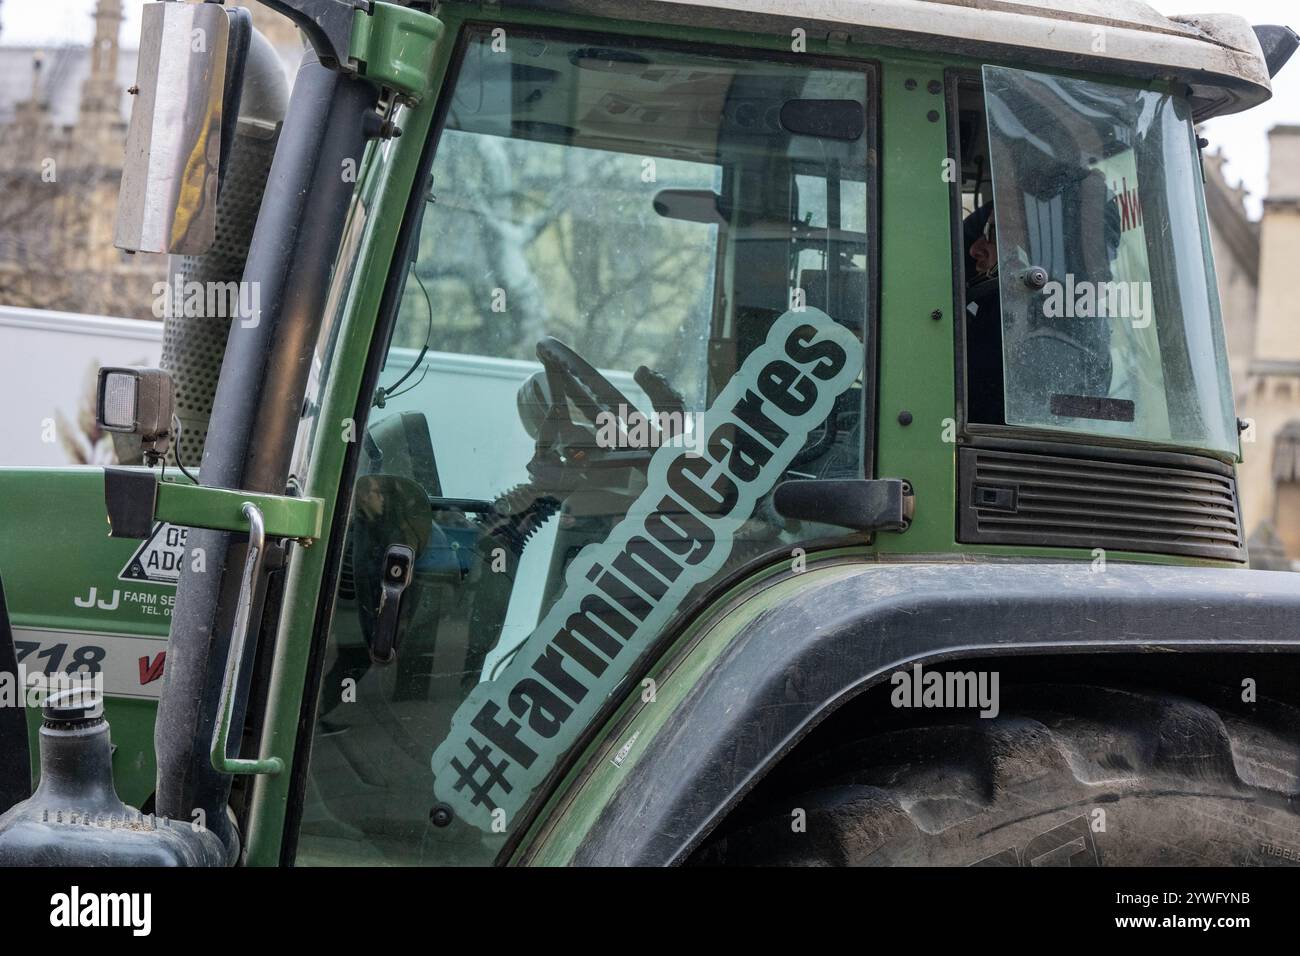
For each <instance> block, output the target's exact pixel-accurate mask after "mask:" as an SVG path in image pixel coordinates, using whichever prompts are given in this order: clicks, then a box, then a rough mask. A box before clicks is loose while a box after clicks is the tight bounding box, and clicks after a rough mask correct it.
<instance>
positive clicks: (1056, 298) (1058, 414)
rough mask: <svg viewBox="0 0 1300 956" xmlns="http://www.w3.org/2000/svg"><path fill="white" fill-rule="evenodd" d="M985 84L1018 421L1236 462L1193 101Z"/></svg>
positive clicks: (1032, 83) (987, 75)
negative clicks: (1218, 454)
mask: <svg viewBox="0 0 1300 956" xmlns="http://www.w3.org/2000/svg"><path fill="white" fill-rule="evenodd" d="M983 81H984V103H985V107H986V110H987V133H988V152H987V154H988V157H989V170H990V174H991V186H992V202H991V203H989V204H988V206H987V212H988V216H987V227H986V230H987V236H988V238H989V239H990V240H991V245H990V248H991V249H993V250H994V252H995V256H993V257H990V265H989V268H988V270H987V272H988V275H989V276H990V277H996V278H997V280H998V281H997V283H996V288H995V289H993V290H992V292H991V294H990V296H989V298H988V300H987V304H988V305H989V307H990V311H993V309H994V308H995V307H996V306H997V305H998V299H999V298H1000V313H1001V329H1000V334H1001V339H1002V342H1001V351H1002V358H1003V362H1004V367H1005V382H1004V389H1003V392H1004V397H1005V409H1004V410H1003V411H1004V413H1005V422H1006V424H1008V425H1027V426H1033V427H1039V428H1051V429H1059V430H1065V431H1073V432H1084V433H1089V434H1097V435H1104V436H1116V437H1130V438H1141V439H1145V440H1149V441H1167V442H1173V443H1178V444H1185V445H1194V446H1198V447H1201V448H1207V449H1214V450H1218V451H1227V452H1233V451H1235V450H1236V448H1237V436H1236V426H1235V418H1234V413H1233V411H1232V408H1231V394H1232V390H1231V388H1230V387H1229V383H1228V381H1227V374H1228V373H1227V368H1228V364H1227V361H1226V358H1225V356H1224V343H1223V333H1222V327H1221V323H1220V322H1219V316H1218V297H1217V293H1216V291H1215V288H1214V284H1213V283H1214V278H1213V269H1212V265H1211V263H1210V256H1209V241H1208V233H1207V229H1206V221H1205V214H1204V207H1203V202H1202V197H1201V194H1200V188H1201V187H1200V178H1199V177H1200V173H1199V166H1198V163H1197V153H1196V147H1195V141H1194V133H1193V129H1192V125H1191V117H1190V110H1189V107H1188V105H1187V103H1186V101H1185V100H1183V99H1181V98H1179V97H1177V96H1174V95H1171V94H1168V93H1162V92H1158V91H1153V90H1142V89H1131V88H1126V87H1120V86H1111V85H1108V84H1104V83H1095V82H1089V81H1084V80H1074V79H1067V78H1063V77H1057V76H1051V75H1048V74H1042V73H1027V72H1023V71H1020V70H1012V69H1006V68H1002V67H992V66H986V67H984V71H983ZM968 328H969V326H968ZM991 331H994V332H996V331H999V330H991Z"/></svg>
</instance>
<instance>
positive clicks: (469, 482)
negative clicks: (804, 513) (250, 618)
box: [296, 28, 877, 864]
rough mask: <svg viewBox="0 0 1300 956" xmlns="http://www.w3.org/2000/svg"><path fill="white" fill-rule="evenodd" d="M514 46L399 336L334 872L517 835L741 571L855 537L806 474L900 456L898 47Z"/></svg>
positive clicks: (384, 418) (487, 846) (434, 200)
mask: <svg viewBox="0 0 1300 956" xmlns="http://www.w3.org/2000/svg"><path fill="white" fill-rule="evenodd" d="M498 40H499V38H498V37H495V36H494V34H493V33H492V32H491V31H490V30H489V29H487V28H484V29H482V30H478V29H472V28H471V29H469V30H468V31H467V32H466V33H465V35H463V36H462V37H461V39H460V44H459V53H458V54H457V57H456V61H455V64H454V66H453V75H452V78H450V79H449V81H448V83H447V86H446V89H447V90H448V92H447V93H446V94H444V95H445V96H446V102H445V104H444V107H443V110H442V121H441V125H440V129H439V130H438V131H437V132H436V133H435V136H436V137H437V138H436V146H435V148H434V149H432V150H431V155H430V158H429V160H428V166H427V172H426V173H425V174H424V175H422V177H421V178H420V180H419V183H418V186H417V188H418V189H419V190H422V191H423V199H424V202H423V215H422V221H421V223H420V228H419V233H418V236H417V238H416V240H415V242H414V245H413V248H412V250H411V253H412V254H411V256H410V257H409V261H404V262H402V263H401V264H400V265H399V266H398V267H397V268H398V270H399V273H398V275H397V276H395V279H396V280H397V281H399V283H400V287H401V289H402V292H401V295H400V300H399V303H398V305H397V307H396V309H395V314H394V315H392V316H390V317H388V323H389V324H388V326H387V327H386V328H385V329H384V330H383V331H382V332H381V335H380V341H379V344H378V345H377V346H376V347H378V348H382V349H383V350H384V362H383V372H382V374H381V375H380V379H379V382H378V388H377V389H376V391H375V394H374V398H373V403H372V405H373V407H372V408H371V409H370V412H369V420H368V421H367V422H366V423H365V428H364V434H363V435H362V436H361V439H360V441H358V443H357V450H356V454H357V455H358V461H357V478H356V482H355V487H354V489H353V493H352V509H351V515H350V521H349V522H348V524H347V526H346V529H344V532H340V533H345V534H346V538H345V540H344V541H342V542H336V543H335V546H339V545H340V544H341V546H342V554H343V565H342V567H343V570H342V573H341V575H340V582H339V587H338V591H337V594H336V596H335V604H334V610H333V616H332V623H330V625H329V628H328V633H326V634H322V635H319V636H318V639H320V640H322V641H323V642H324V654H323V664H322V673H321V676H320V690H319V698H318V701H317V706H316V709H315V714H314V736H313V742H312V750H311V759H310V764H309V766H308V767H306V768H305V770H300V772H305V773H306V774H307V779H306V781H305V794H306V800H305V805H304V807H303V811H302V820H301V825H300V831H299V834H298V843H297V853H296V859H297V861H298V862H299V863H301V864H312V863H328V862H339V863H344V862H345V863H375V864H476V863H477V864H482V863H487V862H491V861H493V860H494V859H495V858H497V857H498V856H499V855H500V854H501V853H502V851H503V848H506V847H507V846H508V841H509V840H510V839H511V837H512V836H515V835H518V834H519V833H520V832H521V830H522V828H524V827H526V826H527V823H528V821H529V819H530V817H531V815H532V814H533V813H534V811H535V810H536V808H537V806H538V804H539V801H540V800H541V799H542V798H543V797H544V796H545V795H546V794H547V793H548V792H549V791H550V790H551V789H553V786H554V784H555V782H556V781H557V780H558V779H559V778H560V777H561V775H562V774H563V773H564V771H565V769H566V766H567V763H566V761H567V760H569V759H570V758H571V757H572V756H573V755H574V753H575V751H576V750H577V749H579V748H580V747H581V744H582V741H583V736H584V733H586V732H588V731H589V730H590V729H591V728H592V727H593V726H597V725H598V724H599V721H600V720H601V719H602V718H603V715H606V714H607V713H608V712H609V711H610V709H611V708H612V707H613V706H615V705H616V704H617V703H618V702H619V701H620V700H622V699H624V698H625V697H627V696H628V695H629V694H632V693H641V692H643V691H642V689H641V687H640V684H639V673H638V665H645V664H646V663H648V662H649V661H650V660H651V659H653V657H654V656H655V654H656V653H657V652H658V651H661V650H662V648H663V647H664V646H665V643H666V642H668V641H671V640H672V639H673V637H674V636H676V635H677V634H679V633H680V632H681V629H682V627H683V626H684V625H685V624H687V623H689V621H691V620H692V618H693V617H695V616H696V615H697V614H698V612H699V610H700V609H701V608H702V607H703V606H705V604H706V603H707V601H708V600H709V599H710V598H711V596H714V595H716V594H717V593H719V591H720V589H721V588H723V587H724V586H725V584H726V583H727V582H728V581H730V580H734V579H735V577H736V576H737V575H739V574H741V573H742V572H745V571H746V570H753V569H754V568H756V567H761V566H763V565H764V564H772V563H776V562H781V563H789V562H791V561H798V560H801V559H802V556H803V555H804V554H805V552H806V550H808V549H810V548H814V547H817V546H819V545H822V544H827V543H834V542H843V541H844V540H845V539H846V533H845V532H844V531H843V530H842V529H837V528H833V527H830V526H826V525H820V524H816V523H812V522H807V521H797V520H790V519H786V518H783V517H781V516H780V515H779V514H778V513H777V511H776V510H775V508H774V507H773V505H772V492H773V489H774V488H775V487H776V486H777V485H778V484H779V483H780V482H782V481H785V480H789V479H791V478H803V479H820V478H861V477H870V476H871V465H870V461H869V459H868V456H869V450H870V449H871V447H872V440H871V437H870V429H869V428H868V423H869V422H870V421H871V395H872V393H873V392H874V387H873V385H872V376H873V369H872V363H871V362H870V361H869V356H870V355H871V354H872V350H873V348H874V341H873V338H874V332H873V331H872V329H873V321H874V313H875V308H874V300H875V282H874V268H875V251H876V250H875V249H874V248H873V243H872V242H871V241H870V240H869V237H870V236H871V235H872V234H873V228H872V226H871V223H872V222H873V220H874V219H875V217H876V215H877V209H876V203H875V190H876V186H875V173H876V170H875V165H874V164H875V150H874V148H873V139H874V135H875V125H874V124H875V112H874V108H873V102H874V100H875V97H876V90H875V79H874V76H875V74H874V71H873V69H872V68H871V67H870V66H869V65H865V64H862V63H843V62H834V61H825V60H819V59H818V58H816V57H813V56H798V57H790V58H783V57H780V56H774V55H773V54H772V53H770V52H764V53H763V54H762V55H761V56H754V57H752V58H751V57H748V56H745V55H744V54H738V53H736V52H732V51H725V52H724V51H721V50H712V49H707V48H694V47H685V46H677V45H671V44H662V45H660V44H657V43H654V42H649V41H635V42H632V41H629V40H627V39H624V38H619V37H612V36H596V35H580V34H572V33H560V32H541V31H539V32H536V33H526V32H521V31H518V30H514V29H512V30H511V31H510V34H509V40H508V42H505V43H500V42H498ZM381 321H383V317H381ZM855 539H856V540H858V541H860V540H862V538H861V535H857V536H855Z"/></svg>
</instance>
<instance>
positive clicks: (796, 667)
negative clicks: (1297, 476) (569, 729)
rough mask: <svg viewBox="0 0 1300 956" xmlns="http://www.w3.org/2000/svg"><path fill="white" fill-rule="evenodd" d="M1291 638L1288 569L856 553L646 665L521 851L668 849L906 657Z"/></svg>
mask: <svg viewBox="0 0 1300 956" xmlns="http://www.w3.org/2000/svg"><path fill="white" fill-rule="evenodd" d="M1209 649H1213V650H1217V651H1224V650H1231V649H1241V650H1250V651H1257V652H1274V653H1276V652H1285V653H1295V652H1297V651H1300V576H1297V575H1295V574H1290V573H1286V572H1273V571H1225V570H1221V569H1208V568H1182V567H1162V566H1150V565H1133V564H1123V565H1122V564H1118V563H1114V562H1112V563H1111V564H1110V565H1109V567H1107V568H1105V569H1104V570H1101V569H1097V570H1093V569H1091V568H1090V566H1089V565H1087V564H1077V563H1076V564H1057V563H981V564H973V563H972V564H968V563H932V564H870V565H862V564H854V565H840V566H833V567H827V568H824V569H821V570H809V571H806V572H804V573H802V574H797V575H791V576H788V577H786V578H784V579H782V580H779V581H778V582H776V583H774V584H771V585H769V586H768V587H766V588H764V589H763V590H761V591H759V592H757V593H756V594H752V595H751V596H750V597H749V598H748V599H747V600H746V601H745V602H744V603H743V604H741V605H740V606H738V607H733V608H732V609H731V610H730V611H729V612H728V613H726V614H724V615H722V616H720V617H719V619H718V620H716V621H715V622H714V623H713V624H712V625H711V626H710V627H708V628H707V629H706V630H704V631H703V632H702V633H701V635H700V637H699V638H698V639H697V640H696V641H694V642H693V643H692V644H691V645H690V646H688V647H686V648H684V649H680V650H679V651H678V652H677V653H676V655H675V657H674V658H673V659H671V660H669V661H667V662H665V665H664V666H662V667H660V668H659V669H658V670H657V671H656V672H653V673H654V675H655V676H654V679H655V682H656V684H655V692H654V694H653V695H652V696H653V697H654V700H653V701H650V702H646V701H645V700H644V697H645V695H644V694H643V695H642V697H641V698H639V699H638V703H637V704H636V706H635V708H634V709H633V710H631V711H630V712H628V713H626V714H625V715H624V718H623V720H621V721H620V722H619V724H618V725H617V726H616V727H615V728H614V729H613V731H612V732H610V733H608V734H607V735H606V738H605V743H604V744H603V745H602V746H601V747H600V748H596V749H594V750H593V751H592V753H591V754H590V759H589V761H588V762H587V763H586V765H585V768H584V770H583V771H582V773H581V775H580V776H579V777H578V778H577V779H576V781H575V782H574V784H573V785H572V786H571V787H570V788H569V790H568V792H567V793H566V795H565V797H564V798H562V802H561V804H560V805H559V806H557V808H555V810H554V812H553V813H552V814H551V816H550V818H549V821H548V822H547V823H546V824H544V825H543V827H542V829H541V830H540V831H539V832H538V833H537V837H538V839H536V840H534V841H533V843H532V844H531V847H530V849H529V850H528V851H526V853H525V854H524V855H523V856H522V857H521V859H522V861H523V862H529V863H539V864H547V863H572V864H579V865H598V866H619V865H641V866H645V865H666V864H674V863H679V862H681V861H682V860H683V859H684V858H685V857H686V856H687V854H689V852H690V851H691V850H692V849H693V848H694V847H695V846H696V845H698V843H699V842H700V841H701V840H702V839H703V838H704V837H705V835H707V833H708V832H709V830H710V829H712V827H713V826H714V825H715V824H716V823H717V822H718V821H719V820H720V819H721V818H722V816H723V815H725V813H726V812H727V810H728V809H729V808H730V807H732V806H733V805H734V804H735V803H736V802H737V801H738V800H739V799H740V798H741V797H742V796H743V795H744V794H745V793H746V792H747V791H748V790H749V789H750V788H751V787H752V786H753V785H754V784H755V783H756V782H757V781H758V780H759V779H760V778H761V777H762V776H763V775H764V773H765V772H766V771H767V770H768V769H769V768H770V767H772V765H773V764H775V763H776V762H777V761H778V760H779V759H780V758H781V757H782V755H783V754H785V753H786V752H787V751H789V750H790V748H791V747H793V746H794V745H795V744H796V743H797V742H798V741H799V740H800V739H801V738H802V737H803V736H804V735H806V734H807V733H808V732H809V731H810V730H812V728H813V727H815V726H816V725H817V724H818V723H820V722H821V721H822V720H823V719H824V718H825V717H826V716H827V715H829V714H830V713H831V712H832V711H834V710H835V709H836V708H838V707H839V706H840V705H841V704H843V703H844V702H845V701H847V700H849V699H851V698H852V697H854V696H856V695H858V694H860V693H862V692H863V691H865V690H867V689H868V688H870V687H871V686H872V685H874V684H876V683H878V682H880V681H882V680H885V679H887V678H888V675H889V674H890V673H892V672H893V671H894V670H895V669H897V668H899V667H900V666H903V665H910V664H911V663H913V662H918V661H922V662H929V661H938V660H944V659H952V658H959V657H974V656H981V657H988V656H1010V655H1023V654H1034V653H1040V654H1041V653H1058V654H1059V653H1105V652H1119V651H1125V652H1130V653H1131V652H1133V651H1135V650H1138V651H1153V652H1154V651H1165V652H1170V651H1173V652H1195V651H1204V650H1209Z"/></svg>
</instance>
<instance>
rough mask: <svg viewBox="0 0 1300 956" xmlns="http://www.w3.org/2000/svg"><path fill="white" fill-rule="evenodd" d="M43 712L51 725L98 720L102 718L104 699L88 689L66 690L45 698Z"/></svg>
mask: <svg viewBox="0 0 1300 956" xmlns="http://www.w3.org/2000/svg"><path fill="white" fill-rule="evenodd" d="M43 712H44V716H45V719H46V720H47V721H50V722H51V723H73V722H75V721H82V720H98V719H99V718H101V717H103V716H104V699H103V697H101V696H100V695H99V694H97V693H95V691H94V690H93V689H92V688H89V687H73V688H66V689H64V690H60V691H55V692H54V693H52V694H50V695H49V696H48V697H47V698H45V707H44V708H43Z"/></svg>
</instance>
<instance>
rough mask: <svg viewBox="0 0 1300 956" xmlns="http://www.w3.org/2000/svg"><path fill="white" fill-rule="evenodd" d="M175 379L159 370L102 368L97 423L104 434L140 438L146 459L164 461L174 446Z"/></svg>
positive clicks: (98, 393)
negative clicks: (172, 445)
mask: <svg viewBox="0 0 1300 956" xmlns="http://www.w3.org/2000/svg"><path fill="white" fill-rule="evenodd" d="M172 404H173V402H172V377H171V376H170V375H169V374H167V373H166V372H164V371H163V370H162V369H158V368H101V369H100V370H99V384H98V388H97V389H96V399H95V421H96V422H97V423H98V424H99V427H100V428H102V429H104V430H105V431H110V432H123V433H126V434H131V435H138V436H139V437H140V444H141V449H142V450H143V451H144V454H145V459H146V460H147V461H149V462H150V463H151V464H152V463H154V462H156V461H157V460H159V459H161V458H162V457H163V456H164V455H165V454H166V453H167V448H168V446H169V445H170V443H171V421H172Z"/></svg>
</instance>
